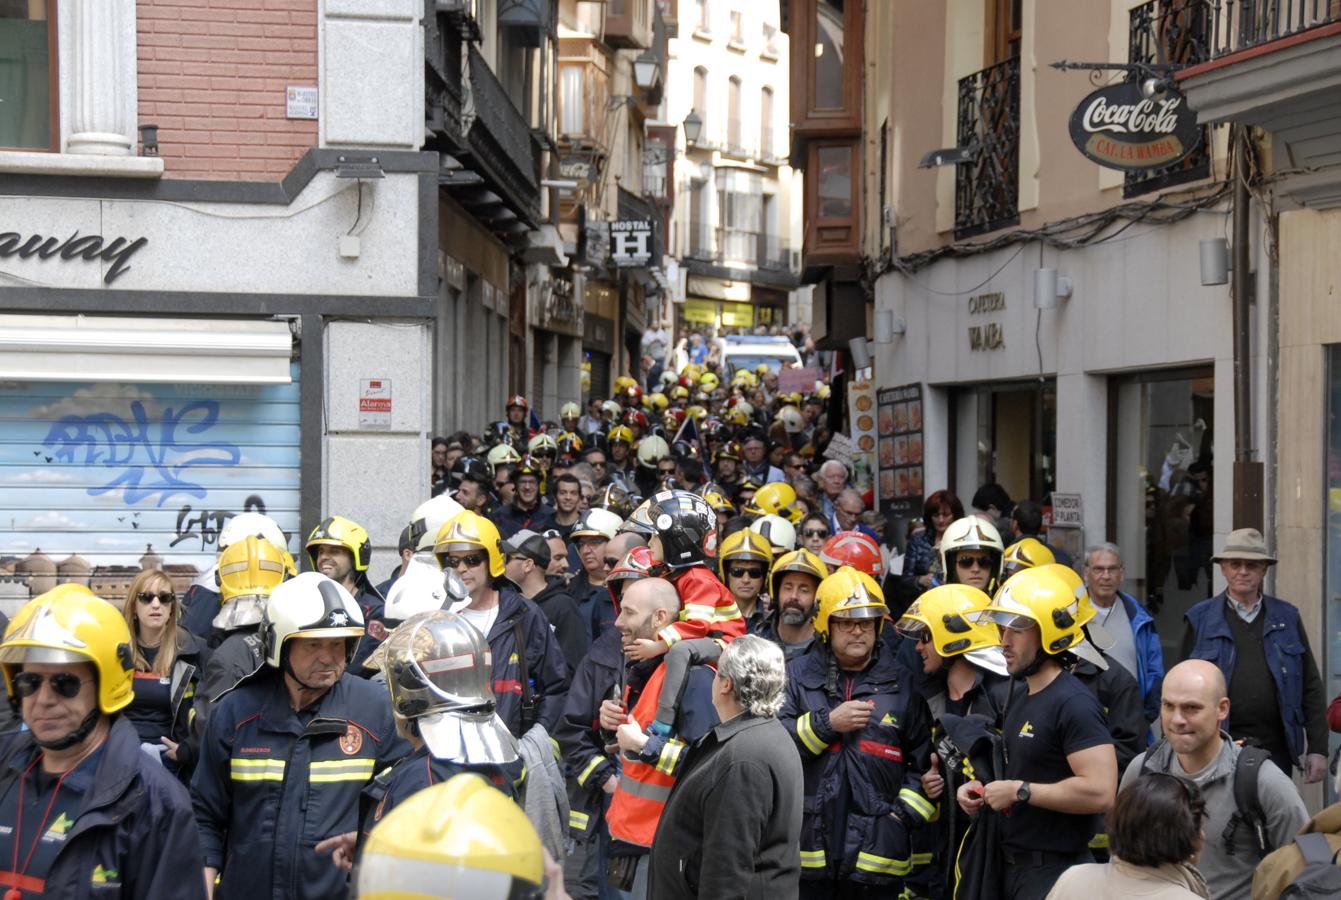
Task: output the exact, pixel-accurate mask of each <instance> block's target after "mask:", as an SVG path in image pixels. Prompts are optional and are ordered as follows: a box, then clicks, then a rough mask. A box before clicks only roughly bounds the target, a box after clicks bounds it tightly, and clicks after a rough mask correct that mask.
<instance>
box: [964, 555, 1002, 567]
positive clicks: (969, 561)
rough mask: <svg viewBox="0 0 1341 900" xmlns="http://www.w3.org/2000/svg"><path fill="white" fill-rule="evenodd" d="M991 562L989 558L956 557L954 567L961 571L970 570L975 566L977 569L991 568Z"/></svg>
mask: <svg viewBox="0 0 1341 900" xmlns="http://www.w3.org/2000/svg"><path fill="white" fill-rule="evenodd" d="M992 564H993V560H992V557H990V556H957V557H955V565H956V566H958V567H959V568H961V569H971V568H973V567H974V566H977V567H978V568H979V569H990V568H992Z"/></svg>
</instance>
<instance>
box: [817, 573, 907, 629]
mask: <svg viewBox="0 0 1341 900" xmlns="http://www.w3.org/2000/svg"><path fill="white" fill-rule="evenodd" d="M815 601H816V608H815V633H816V634H817V635H819V637H820V640H822V641H828V640H829V620H830V619H883V618H884V617H885V616H886V615H887V614H888V613H889V608H888V607H886V606H885V595H884V593H883V592H882V591H881V590H880V585H878V584H876V581H875V579H874V578H872V577H871V576H870V575H867V574H866V573H865V572H858V571H857V570H856V569H854V568H852V567H851V566H843V567H842V568H840V569H839V570H838V571H837V572H834V573H833V574H832V575H830V576H829V577H827V578H825V579H824V580H823V581H821V582H820V586H819V590H818V591H816V592H815ZM876 627H877V628H878V627H879V626H878V625H877V626H876Z"/></svg>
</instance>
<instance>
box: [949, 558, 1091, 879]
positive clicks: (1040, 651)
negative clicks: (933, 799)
mask: <svg viewBox="0 0 1341 900" xmlns="http://www.w3.org/2000/svg"><path fill="white" fill-rule="evenodd" d="M1078 612H1079V610H1078V608H1077V601H1076V597H1075V594H1074V593H1073V592H1072V590H1071V589H1070V587H1069V586H1068V585H1067V583H1066V582H1065V581H1063V580H1062V579H1061V578H1059V577H1058V576H1057V575H1055V574H1053V573H1051V572H1048V571H1045V570H1038V569H1030V570H1026V571H1024V572H1021V573H1019V574H1018V575H1016V576H1015V577H1013V578H1011V579H1010V581H1008V582H1007V583H1006V585H1005V586H1004V587H1003V588H1002V589H1001V592H1000V593H999V594H998V595H997V597H996V599H995V600H994V601H993V602H992V605H991V606H989V607H988V608H987V613H988V614H989V615H990V616H991V617H992V619H993V620H994V621H995V622H996V623H997V624H998V625H999V626H1001V647H1002V650H1003V652H1004V654H1005V657H1006V667H1007V670H1008V671H1009V672H1010V674H1011V676H1012V677H1014V678H1016V679H1023V682H1021V681H1018V680H1017V681H1016V682H1015V683H1014V684H1013V685H1012V690H1011V698H1010V700H1009V702H1008V703H1007V706H1006V715H1005V727H1004V728H1003V729H1002V736H1003V739H1004V743H1005V757H1006V767H1005V777H1004V778H1000V779H997V780H996V781H992V782H989V783H988V784H986V785H983V784H982V783H981V782H979V781H976V780H975V781H970V782H969V783H968V784H965V785H963V786H962V787H960V789H959V791H958V793H957V795H956V796H957V799H958V801H959V805H960V807H961V808H962V809H963V810H964V812H966V813H968V814H969V815H971V816H976V815H979V814H980V813H982V812H983V805H984V804H986V805H987V806H988V807H989V808H990V809H991V810H992V811H993V812H994V813H996V814H999V815H1000V816H1001V817H1002V818H1001V820H1000V824H999V828H1000V835H1001V845H1002V855H1003V856H1004V858H1005V863H1006V867H1005V876H1004V879H1003V884H1002V885H1001V896H1002V897H1004V898H1006V900H1042V898H1043V897H1045V896H1047V893H1048V891H1049V890H1051V889H1052V885H1053V884H1054V883H1055V882H1056V881H1057V879H1058V878H1059V877H1060V876H1061V874H1062V872H1064V871H1066V869H1068V868H1070V867H1071V866H1073V865H1075V864H1076V863H1083V862H1088V861H1090V858H1091V857H1090V852H1089V848H1088V846H1087V845H1088V842H1089V838H1090V836H1091V835H1092V834H1094V833H1095V831H1096V830H1097V829H1096V824H1097V822H1096V820H1095V817H1096V816H1098V815H1100V814H1102V813H1104V812H1107V811H1108V809H1109V807H1110V806H1112V804H1113V798H1114V795H1115V794H1116V790H1117V756H1116V754H1115V753H1114V750H1113V743H1112V739H1111V738H1110V737H1109V734H1108V727H1107V725H1106V724H1105V722H1104V713H1103V708H1102V707H1101V706H1100V705H1099V701H1098V700H1097V699H1096V698H1095V696H1094V694H1093V693H1091V692H1090V691H1089V690H1088V689H1087V688H1086V687H1085V686H1084V685H1083V684H1081V683H1080V681H1078V680H1077V679H1076V678H1075V676H1073V675H1071V674H1070V673H1069V672H1067V671H1066V670H1065V669H1064V668H1063V665H1062V663H1063V662H1064V661H1065V657H1066V656H1067V655H1075V656H1080V657H1082V658H1085V659H1090V661H1094V660H1098V661H1099V662H1098V663H1096V664H1101V665H1106V663H1103V661H1102V657H1100V656H1099V654H1098V653H1097V651H1095V649H1094V648H1093V647H1092V646H1091V645H1090V644H1088V643H1087V642H1086V640H1085V636H1084V633H1083V632H1082V630H1081V625H1080V623H1079V622H1078V621H1077V618H1076V616H1077V614H1078ZM1059 657H1062V658H1061V659H1059Z"/></svg>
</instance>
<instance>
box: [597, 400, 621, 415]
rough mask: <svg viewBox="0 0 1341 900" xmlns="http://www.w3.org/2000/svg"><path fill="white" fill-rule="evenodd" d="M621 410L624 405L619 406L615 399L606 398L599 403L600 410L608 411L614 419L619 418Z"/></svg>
mask: <svg viewBox="0 0 1341 900" xmlns="http://www.w3.org/2000/svg"><path fill="white" fill-rule="evenodd" d="M623 411H624V407H622V406H620V405H619V403H618V402H617V401H615V400H607V401H605V402H604V403H602V404H601V412H602V413H609V414H610V415H612V416H614V417H615V418H616V419H618V418H619V414H620V413H622V412H623Z"/></svg>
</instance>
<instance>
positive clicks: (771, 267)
mask: <svg viewBox="0 0 1341 900" xmlns="http://www.w3.org/2000/svg"><path fill="white" fill-rule="evenodd" d="M686 239H687V240H686V248H685V259H686V260H690V261H697V262H705V263H713V264H715V265H721V266H737V267H748V268H758V269H762V270H764V271H768V272H795V271H796V263H795V259H794V257H793V254H792V250H791V247H790V246H789V245H788V244H787V243H786V242H785V241H783V240H782V239H781V238H779V237H778V236H777V235H775V234H770V233H767V232H760V231H747V230H745V229H741V228H721V227H713V226H710V225H702V224H691V225H690V226H689V228H688V229H687V233H686Z"/></svg>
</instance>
